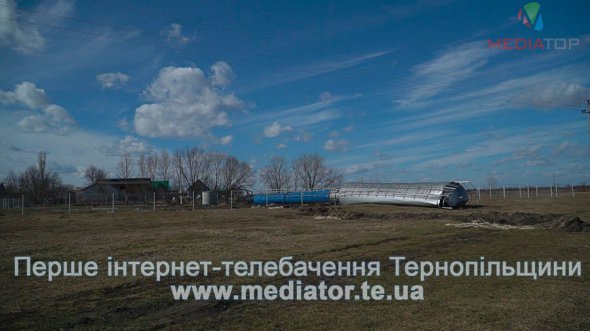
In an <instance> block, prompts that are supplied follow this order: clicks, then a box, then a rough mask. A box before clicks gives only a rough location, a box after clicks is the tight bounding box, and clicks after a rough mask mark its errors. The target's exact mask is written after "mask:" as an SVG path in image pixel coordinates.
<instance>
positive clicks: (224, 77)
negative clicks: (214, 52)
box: [211, 61, 235, 87]
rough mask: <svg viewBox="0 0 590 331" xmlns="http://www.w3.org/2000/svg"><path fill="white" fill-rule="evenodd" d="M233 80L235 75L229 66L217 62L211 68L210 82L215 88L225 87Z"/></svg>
mask: <svg viewBox="0 0 590 331" xmlns="http://www.w3.org/2000/svg"><path fill="white" fill-rule="evenodd" d="M234 79H235V74H234V72H233V70H232V68H231V67H230V65H229V64H227V63H226V62H223V61H218V62H216V63H215V64H213V65H212V66H211V82H212V83H213V85H215V86H221V87H226V86H228V85H230V84H231V83H232V82H233V80H234Z"/></svg>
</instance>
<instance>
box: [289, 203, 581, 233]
mask: <svg viewBox="0 0 590 331" xmlns="http://www.w3.org/2000/svg"><path fill="white" fill-rule="evenodd" d="M297 211H298V212H299V214H301V215H305V216H314V217H316V219H342V220H355V219H379V220H399V219H416V220H435V219H446V220H455V221H459V222H463V223H473V222H474V221H476V222H480V223H482V224H483V223H485V224H500V225H506V226H513V227H527V228H528V227H535V228H545V229H553V230H556V231H564V232H590V223H588V222H584V221H583V220H581V219H580V218H579V217H572V216H566V215H558V214H533V213H522V212H515V213H508V212H487V213H481V212H480V213H471V214H468V215H465V214H453V213H447V212H440V211H439V210H433V211H430V212H419V213H408V212H392V213H373V212H366V211H354V210H350V209H347V208H342V207H341V206H301V207H298V208H297Z"/></svg>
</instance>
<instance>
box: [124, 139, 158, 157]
mask: <svg viewBox="0 0 590 331" xmlns="http://www.w3.org/2000/svg"><path fill="white" fill-rule="evenodd" d="M118 149H119V153H120V154H123V153H130V154H135V155H138V154H145V153H149V152H151V151H152V147H151V146H149V145H148V144H146V143H145V141H143V140H141V139H138V138H137V137H133V136H130V135H127V136H125V138H122V139H121V140H119V146H118Z"/></svg>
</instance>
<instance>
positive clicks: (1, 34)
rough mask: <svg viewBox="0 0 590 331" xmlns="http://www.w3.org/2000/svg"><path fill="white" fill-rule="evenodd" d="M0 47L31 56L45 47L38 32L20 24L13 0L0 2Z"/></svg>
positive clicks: (1, 0)
mask: <svg viewBox="0 0 590 331" xmlns="http://www.w3.org/2000/svg"><path fill="white" fill-rule="evenodd" d="M0 5H1V6H0V16H1V17H2V18H3V19H2V20H0V46H3V47H12V48H13V49H14V50H16V51H17V52H19V53H23V54H31V53H34V52H35V51H38V50H40V49H41V48H43V46H44V45H45V40H44V39H43V37H42V36H41V34H40V33H39V31H38V30H37V29H36V28H34V27H32V26H27V25H23V24H21V22H20V15H19V14H17V13H16V11H15V8H16V3H15V2H14V1H13V0H0Z"/></svg>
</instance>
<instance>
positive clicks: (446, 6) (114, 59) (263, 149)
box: [0, 0, 590, 185]
mask: <svg viewBox="0 0 590 331" xmlns="http://www.w3.org/2000/svg"><path fill="white" fill-rule="evenodd" d="M525 4H526V2H519V1H493V2H492V1H490V2H481V1H424V0H422V1H399V2H394V1H386V2H378V1H374V2H361V1H356V2H355V1H334V2H321V1H291V2H287V1H173V2H171V1H150V2H145V1H130V0H122V1H116V2H112V1H110V0H96V1H91V0H80V1H70V0H48V1H17V2H15V1H12V0H0V69H1V70H0V126H1V128H0V132H1V144H0V149H1V154H0V155H1V156H0V177H4V176H5V175H6V174H7V173H8V171H9V170H10V169H14V170H17V171H20V170H22V169H24V168H25V167H26V166H28V165H30V164H33V163H34V162H35V159H36V154H37V152H38V151H39V150H45V151H46V152H47V153H48V164H49V167H50V168H51V169H52V170H54V171H57V172H59V173H60V175H61V176H62V178H63V179H64V181H65V182H67V183H71V184H75V185H82V184H83V182H84V179H83V178H82V177H81V174H82V173H83V170H84V169H85V167H87V166H89V165H91V164H94V165H97V166H100V167H102V168H104V169H106V170H107V171H109V172H110V173H112V174H114V173H115V166H116V163H117V161H118V158H119V155H120V154H121V153H123V152H131V153H133V154H134V155H139V154H140V153H150V152H153V151H159V150H161V149H168V150H170V151H172V150H174V149H176V148H183V147H192V146H199V147H202V148H204V149H206V150H217V151H222V152H227V153H230V154H233V155H235V156H237V157H238V158H240V159H243V160H246V161H248V162H250V163H251V164H252V165H253V166H254V168H255V169H259V168H260V167H262V166H264V165H265V164H266V162H268V160H269V159H270V157H271V156H272V155H283V156H285V157H286V158H288V159H292V158H294V157H296V156H298V155H300V154H302V153H307V152H318V153H320V154H322V155H323V156H324V157H325V158H326V160H327V162H328V164H329V165H331V166H333V167H335V168H338V169H340V170H341V171H343V173H344V174H345V179H347V180H359V179H362V180H378V181H412V182H413V181H439V180H455V179H460V180H470V181H472V182H474V183H475V184H476V185H484V184H485V182H486V178H487V177H489V176H495V177H496V178H497V182H498V183H499V184H501V185H527V184H528V185H538V184H539V185H540V184H545V185H546V184H548V183H550V182H551V181H552V179H551V177H552V174H553V173H555V176H556V180H557V181H558V182H559V183H560V184H567V183H581V182H590V166H589V165H588V160H589V159H590V158H589V157H590V146H589V132H588V130H589V119H588V116H584V115H583V114H581V112H580V110H581V109H583V108H585V107H586V99H588V98H590V31H589V29H588V28H589V27H590V25H589V24H588V15H587V13H588V11H589V10H590V3H588V2H587V1H542V2H540V5H541V9H540V14H541V15H542V17H543V22H544V27H543V30H542V31H535V30H533V29H530V28H528V27H526V26H524V25H523V24H522V22H520V21H519V20H518V19H517V13H518V10H519V9H520V8H521V7H522V6H523V5H525ZM504 38H525V39H527V40H528V39H529V38H530V39H532V40H533V42H534V41H535V40H536V39H537V38H540V39H551V40H555V39H558V40H566V41H567V42H570V40H577V41H578V42H579V45H573V46H572V47H571V48H570V47H568V48H566V49H563V50H558V49H554V48H555V47H551V46H554V45H552V44H551V41H544V43H545V45H546V47H545V49H535V50H531V49H526V50H505V49H495V48H490V47H489V44H488V39H491V40H493V41H497V40H498V39H501V40H504ZM574 43H576V42H574ZM549 48H551V49H549Z"/></svg>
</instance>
